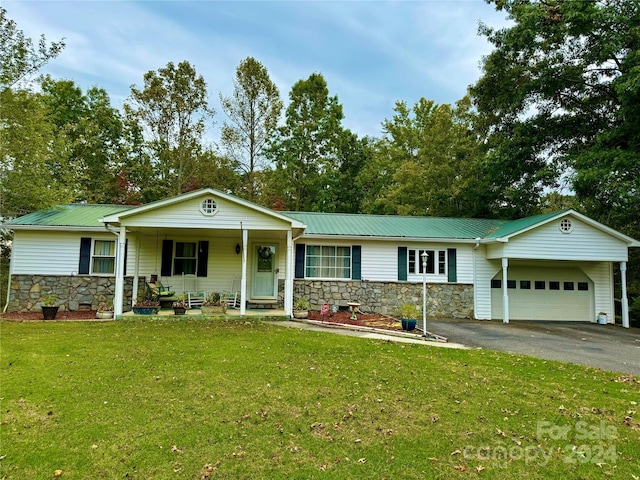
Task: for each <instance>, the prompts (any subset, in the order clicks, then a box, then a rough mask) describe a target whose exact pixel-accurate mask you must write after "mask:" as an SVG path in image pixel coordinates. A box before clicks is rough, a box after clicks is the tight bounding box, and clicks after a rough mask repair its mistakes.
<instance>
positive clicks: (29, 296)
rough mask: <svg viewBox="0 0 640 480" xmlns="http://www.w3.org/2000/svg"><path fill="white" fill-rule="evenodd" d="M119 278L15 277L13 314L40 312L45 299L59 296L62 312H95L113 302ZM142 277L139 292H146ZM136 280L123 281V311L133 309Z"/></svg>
mask: <svg viewBox="0 0 640 480" xmlns="http://www.w3.org/2000/svg"><path fill="white" fill-rule="evenodd" d="M115 283H116V279H115V278H114V277H92V276H90V275H73V276H69V275H12V276H11V287H10V292H9V307H8V311H10V312H31V311H39V310H40V307H41V306H42V300H43V297H45V296H46V295H50V294H53V295H56V296H57V297H58V305H59V306H60V310H61V311H64V310H96V309H97V308H98V304H99V303H100V302H103V301H107V300H113V296H114V292H115ZM144 288H145V280H144V278H140V279H139V282H138V289H139V290H140V289H142V291H144ZM132 291H133V277H125V279H124V311H129V310H131V293H132Z"/></svg>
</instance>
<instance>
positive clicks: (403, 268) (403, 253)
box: [398, 247, 407, 280]
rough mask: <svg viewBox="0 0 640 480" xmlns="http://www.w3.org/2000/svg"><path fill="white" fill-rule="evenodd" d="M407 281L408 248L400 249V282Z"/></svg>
mask: <svg viewBox="0 0 640 480" xmlns="http://www.w3.org/2000/svg"><path fill="white" fill-rule="evenodd" d="M406 279H407V247H398V280H406Z"/></svg>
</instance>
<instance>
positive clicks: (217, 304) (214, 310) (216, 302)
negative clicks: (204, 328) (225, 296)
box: [200, 292, 227, 315]
mask: <svg viewBox="0 0 640 480" xmlns="http://www.w3.org/2000/svg"><path fill="white" fill-rule="evenodd" d="M200 310H201V311H202V313H203V314H204V315H216V314H225V313H227V304H226V303H225V302H223V301H222V297H221V295H220V294H219V293H218V292H214V293H212V294H210V295H209V296H208V297H207V298H206V299H205V301H204V302H202V307H200Z"/></svg>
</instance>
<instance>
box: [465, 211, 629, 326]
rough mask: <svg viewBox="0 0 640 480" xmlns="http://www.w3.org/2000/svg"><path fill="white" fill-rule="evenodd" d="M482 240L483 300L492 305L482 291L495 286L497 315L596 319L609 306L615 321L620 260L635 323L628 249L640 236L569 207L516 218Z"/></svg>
mask: <svg viewBox="0 0 640 480" xmlns="http://www.w3.org/2000/svg"><path fill="white" fill-rule="evenodd" d="M481 244H484V245H483V246H484V251H485V258H484V259H482V258H480V260H478V262H479V265H476V268H477V270H478V271H479V272H481V273H479V274H478V278H477V282H481V283H482V284H483V285H482V286H481V287H480V288H478V292H479V293H478V296H479V297H480V298H479V299H478V300H477V305H478V307H479V308H478V309H479V310H481V309H482V308H483V307H484V305H483V304H482V298H483V295H482V292H487V293H488V294H485V295H484V298H487V299H489V300H490V316H491V318H492V319H500V320H502V321H503V322H504V323H509V321H510V320H554V321H582V322H585V321H586V322H594V323H595V322H597V319H598V316H599V314H600V313H601V312H602V313H604V314H606V316H607V321H608V323H615V306H614V302H615V295H614V265H615V264H617V265H618V266H619V270H620V277H621V283H622V288H621V290H622V292H621V293H622V294H621V298H620V302H621V304H622V325H623V326H624V327H627V328H628V327H629V308H628V299H627V285H626V283H627V280H626V270H627V261H628V249H629V247H638V246H640V243H639V242H638V241H636V240H634V239H632V238H630V237H627V236H626V235H623V234H621V233H620V232H617V231H615V230H613V229H611V228H609V227H606V226H605V225H602V224H600V223H598V222H596V221H594V220H592V219H590V218H588V217H585V216H584V215H581V214H579V213H578V212H575V211H573V210H567V211H565V212H560V213H554V214H546V215H539V216H537V217H529V218H526V219H522V220H521V221H514V222H509V223H508V224H507V225H506V226H504V227H501V228H499V229H497V230H496V231H495V232H492V233H491V234H490V235H488V236H487V237H485V238H484V239H482V240H481V241H479V245H481ZM478 257H480V255H478V256H477V257H476V258H478ZM481 262H486V263H483V264H482V263H481ZM483 274H484V275H486V276H485V278H482V276H484V275H483ZM476 287H478V285H476ZM487 288H489V289H490V292H488V291H487ZM478 318H482V317H481V316H479V317H478Z"/></svg>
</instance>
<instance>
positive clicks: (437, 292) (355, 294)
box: [293, 280, 473, 318]
mask: <svg viewBox="0 0 640 480" xmlns="http://www.w3.org/2000/svg"><path fill="white" fill-rule="evenodd" d="M293 297H294V299H296V298H300V297H306V298H307V299H308V300H309V302H310V303H311V309H312V310H320V308H321V306H322V305H323V304H325V303H328V304H329V305H331V306H333V305H338V306H339V307H347V304H348V303H349V302H356V303H360V304H361V305H362V306H361V307H360V308H361V309H362V310H363V311H373V312H376V313H381V314H383V315H394V314H395V313H396V311H397V308H398V306H399V305H402V304H403V303H413V304H415V305H417V306H418V308H420V310H422V284H421V283H407V282H370V281H319V280H295V282H294V287H293ZM427 316H428V317H439V318H473V285H471V284H460V283H433V284H427Z"/></svg>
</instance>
